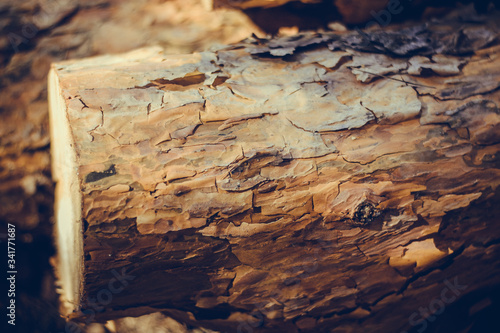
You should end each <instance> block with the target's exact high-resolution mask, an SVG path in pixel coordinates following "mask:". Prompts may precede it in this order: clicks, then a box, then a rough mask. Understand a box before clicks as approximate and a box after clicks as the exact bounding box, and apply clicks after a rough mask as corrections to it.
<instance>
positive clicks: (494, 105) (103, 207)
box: [49, 20, 500, 332]
mask: <svg viewBox="0 0 500 333" xmlns="http://www.w3.org/2000/svg"><path fill="white" fill-rule="evenodd" d="M494 22H495V21H494V20H491V21H487V22H483V23H482V24H481V25H477V24H466V23H464V22H445V23H433V24H429V25H426V26H415V27H408V28H407V29H400V30H398V31H389V30H386V31H382V32H380V31H376V32H371V33H369V32H366V33H361V34H360V33H358V32H350V31H348V32H345V33H341V34H302V35H300V36H294V37H293V38H280V39H270V40H264V39H249V40H246V41H243V42H242V43H239V44H235V45H232V46H229V47H227V48H223V49H220V50H218V51H215V52H204V53H195V54H191V55H179V56H173V55H164V54H162V53H161V52H160V51H159V50H158V49H154V48H153V49H143V50H139V51H135V52H133V53H129V54H126V55H120V56H106V57H97V58H89V59H84V60H74V61H66V62H62V63H59V64H55V65H53V67H52V71H51V74H50V76H51V77H50V88H49V90H50V92H51V93H50V96H51V100H50V104H51V117H52V118H51V119H52V125H51V129H52V142H53V143H54V145H53V161H54V163H53V166H54V170H53V172H54V177H55V180H56V181H57V188H58V190H57V191H56V200H57V202H58V206H57V207H56V210H58V211H59V213H58V214H56V215H57V216H58V219H57V220H58V221H57V223H58V226H59V228H58V230H60V234H59V242H60V244H59V250H60V253H67V252H66V251H65V250H67V249H68V247H69V248H72V250H73V252H70V256H69V258H66V259H65V258H64V256H62V257H61V258H60V262H59V271H60V272H59V273H60V278H61V281H62V284H63V290H64V295H63V296H64V297H65V298H66V299H65V300H66V301H67V302H66V305H67V309H66V314H69V315H70V316H71V317H73V318H77V319H80V320H85V319H86V315H88V314H89V312H88V311H87V310H89V309H90V306H89V300H92V299H96V298H98V297H99V292H101V291H102V290H105V289H106V288H108V283H109V281H110V279H112V278H113V277H114V276H115V275H114V274H116V272H127V274H130V276H133V277H134V278H133V279H131V281H129V282H128V284H129V286H128V287H127V288H126V289H125V290H124V291H123V292H122V293H117V294H116V295H113V298H112V301H110V303H109V304H106V306H105V307H104V309H103V310H102V311H101V312H98V313H96V314H95V315H96V318H98V319H99V320H107V319H110V318H117V317H120V316H123V315H140V314H143V313H148V312H152V311H164V312H166V313H168V315H169V316H171V317H173V318H176V319H178V320H182V321H184V322H194V321H196V322H197V323H198V324H202V325H205V326H207V327H212V328H214V329H218V330H222V331H235V330H237V329H238V328H239V329H240V330H242V329H243V328H244V327H246V326H248V327H250V328H251V329H252V331H255V332H260V331H262V332H271V331H273V330H274V331H287V332H297V331H299V330H301V331H315V332H318V331H327V330H333V331H335V329H337V330H339V331H340V330H342V329H343V328H345V329H347V328H349V329H351V330H354V331H355V327H356V325H361V326H362V327H363V330H364V331H377V330H378V329H386V328H387V327H391V328H392V330H394V331H396V330H398V329H401V330H403V329H408V327H407V326H408V316H409V315H410V314H411V313H412V312H413V311H416V309H417V308H418V306H419V305H428V303H429V301H430V300H432V299H433V298H435V297H436V295H439V293H440V292H441V289H442V288H443V285H442V281H443V279H445V278H448V279H453V278H455V277H456V278H458V279H459V281H460V283H463V284H464V285H467V286H469V288H470V289H469V290H468V292H471V291H477V290H481V288H487V287H491V286H492V285H494V284H495V283H497V282H498V278H497V276H498V273H499V270H500V268H499V267H500V266H499V265H498V259H497V258H498V254H499V250H500V249H499V247H498V240H499V239H500V237H499V236H500V229H499V227H498V223H497V220H498V218H497V217H496V216H497V215H496V213H497V211H498V208H497V207H498V200H499V192H498V185H499V183H500V169H499V163H498V151H499V147H500V112H499V109H498V103H499V102H500V92H499V91H498V87H499V84H498V82H500V52H499V46H498V43H497V39H495V37H496V36H498V31H499V30H498V27H497V25H496V23H494ZM459 37H460V38H459ZM464 38H465V39H466V41H467V42H465V41H464ZM65 122H67V123H65ZM67 198H70V199H69V201H67V200H68V199H67ZM61 202H65V204H61ZM66 204H68V205H69V206H65V205H66ZM68 209H69V210H71V211H72V212H73V213H72V214H73V216H74V217H73V219H68V218H67V216H66V215H65V214H64V212H65V211H67V210H68ZM67 226H72V227H71V228H69V229H67V228H66V227H67ZM68 244H70V245H68ZM75 256H76V259H77V260H76V262H78V261H81V263H82V266H81V267H79V266H78V265H75V264H74V263H73V262H74V260H75ZM477 261H480V263H478V264H477V269H478V270H479V271H481V274H479V273H478V272H472V271H471V270H469V269H464V268H465V267H467V265H470V264H471V263H472V262H477ZM438 271H444V272H445V274H444V275H442V274H441V275H440V274H438V273H437V272H438ZM65 280H66V281H71V282H67V283H65V282H64V281H65ZM74 281H79V283H77V284H76V285H75V284H72V283H74ZM409 300H411V302H409ZM394 309H398V311H394ZM390 311H393V312H392V314H391V315H392V317H391V323H390V326H388V323H387V322H385V323H384V325H385V326H381V325H383V324H382V323H381V320H380V318H382V317H383V316H384V315H385V316H387V314H388V313H389V312H390ZM334 328H335V329H334Z"/></svg>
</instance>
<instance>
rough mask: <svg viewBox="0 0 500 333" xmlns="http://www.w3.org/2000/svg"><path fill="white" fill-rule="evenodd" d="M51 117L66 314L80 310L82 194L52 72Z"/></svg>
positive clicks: (61, 100)
mask: <svg viewBox="0 0 500 333" xmlns="http://www.w3.org/2000/svg"><path fill="white" fill-rule="evenodd" d="M48 86H49V110H50V111H49V112H50V113H49V115H50V122H51V124H52V126H51V127H50V128H51V150H52V158H53V164H52V176H53V179H54V181H55V182H56V183H57V185H56V192H55V203H56V206H55V222H56V226H55V233H56V237H55V239H56V242H57V249H58V253H57V261H58V264H57V272H56V274H57V275H58V278H59V283H60V285H61V289H62V292H61V307H62V308H63V309H62V311H63V313H65V314H69V313H71V312H73V311H74V310H76V309H77V308H78V304H79V300H80V293H81V284H82V271H83V269H82V265H83V243H82V222H81V192H80V190H79V189H80V184H79V180H78V176H77V166H76V153H75V150H74V148H73V146H74V144H73V143H74V140H73V137H72V134H71V129H70V126H69V121H68V115H67V108H66V104H65V102H64V98H63V95H62V94H61V92H60V91H61V89H60V86H59V79H58V77H57V75H56V74H55V70H54V69H52V70H51V71H50V73H49V83H48Z"/></svg>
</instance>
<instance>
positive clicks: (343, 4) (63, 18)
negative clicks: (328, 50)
mask: <svg viewBox="0 0 500 333" xmlns="http://www.w3.org/2000/svg"><path fill="white" fill-rule="evenodd" d="M387 3H388V1H387V0H372V1H347V0H323V1H321V0H317V1H316V0H301V1H299V0H297V1H287V0H277V1H269V0H267V1H266V0H213V1H212V0H148V1H146V0H135V1H125V0H87V1H83V0H82V1H79V0H45V1H44V0H24V1H14V0H0V28H1V34H0V248H1V252H0V253H1V255H0V258H5V260H4V259H2V260H1V261H2V263H1V265H2V271H7V269H6V267H5V264H6V262H7V259H6V253H7V249H6V248H7V224H9V223H11V224H14V225H15V226H16V264H17V270H18V274H17V281H16V301H17V317H16V319H17V320H16V327H15V329H13V327H12V326H10V327H6V326H5V327H6V328H7V331H5V330H3V327H4V325H6V319H5V318H6V317H5V313H4V312H5V308H6V303H5V298H4V296H2V298H0V307H1V308H2V317H1V320H0V321H1V323H0V327H2V329H0V331H1V332H15V331H18V332H54V333H58V332H65V330H66V332H108V331H111V332H114V331H115V332H180V333H182V332H210V331H209V330H206V329H201V328H194V327H187V326H186V325H183V324H181V323H177V322H175V321H174V320H172V319H170V318H166V317H165V316H163V315H161V314H152V315H148V316H144V317H140V318H124V319H121V320H117V321H115V322H111V323H108V324H107V325H106V326H104V325H102V324H92V325H88V326H87V327H77V326H72V327H71V328H70V330H68V329H66V327H65V321H64V320H63V319H62V318H61V317H60V316H59V312H58V297H57V285H56V279H55V277H54V274H53V270H52V267H51V263H50V261H51V257H52V256H53V255H54V254H55V248H54V245H53V240H52V225H53V223H54V221H53V193H54V183H53V181H52V179H51V171H50V142H49V124H48V110H47V84H46V76H47V72H48V70H49V66H50V64H51V63H52V62H57V61H60V60H64V59H72V58H82V57H88V56H93V55H99V54H104V53H120V52H125V51H129V50H132V49H135V48H139V47H143V46H149V45H160V46H162V47H163V48H164V49H165V51H166V52H167V53H171V54H174V53H191V52H194V51H203V50H208V49H210V48H213V47H216V46H217V45H221V44H228V43H233V42H237V41H240V40H242V39H244V38H246V37H248V36H250V35H252V34H255V35H257V36H266V35H268V34H281V35H289V34H294V33H296V32H298V31H304V30H316V31H318V30H319V31H325V30H344V29H346V27H347V28H354V27H360V28H364V27H365V26H366V23H367V22H373V21H374V20H375V21H377V22H378V23H379V24H380V25H385V24H388V23H394V22H401V21H406V20H419V19H430V18H432V17H439V16H443V15H447V14H448V13H450V12H451V11H452V10H453V9H454V8H460V7H464V6H469V7H465V8H470V10H472V11H474V10H477V11H478V12H479V13H486V12H488V11H489V10H493V8H494V6H495V5H496V7H497V8H498V7H499V5H498V2H497V3H496V4H489V1H476V2H475V3H474V4H471V3H470V1H463V2H461V3H458V2H455V1H451V0H444V1H426V0H414V1H409V0H401V3H402V4H404V6H403V11H402V12H401V13H400V14H398V15H397V16H396V15H394V16H393V17H392V18H391V20H389V21H390V22H388V21H387V20H385V19H384V17H383V16H380V15H377V13H380V10H383V9H384V8H385V7H386V6H387ZM275 4H279V5H280V6H274V5H275ZM263 5H264V6H263ZM374 13H375V14H374ZM2 276H3V275H2ZM0 285H1V287H0V288H1V291H0V293H1V294H2V295H4V294H5V291H6V290H7V289H8V288H7V284H6V279H5V278H2V282H1V284H0ZM457 306H459V305H457ZM492 309H493V310H492ZM481 311H483V312H482V317H481V316H480V317H479V318H492V317H494V316H495V313H494V312H492V311H494V307H493V308H492V307H491V306H490V307H488V306H486V307H485V308H484V309H482V310H481ZM439 320H441V321H446V320H448V321H453V320H454V319H453V308H452V307H450V309H447V315H445V316H440V318H439ZM436 327H439V325H438V326H436ZM428 331H429V332H430V331H433V330H432V328H430V329H429V330H428ZM434 331H436V330H434ZM436 332H437V331H436ZM485 332H486V331H485Z"/></svg>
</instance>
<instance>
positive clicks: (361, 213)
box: [354, 202, 380, 224]
mask: <svg viewBox="0 0 500 333" xmlns="http://www.w3.org/2000/svg"><path fill="white" fill-rule="evenodd" d="M378 215H380V213H379V212H378V211H377V209H375V207H373V205H372V204H371V203H370V202H363V203H362V204H360V205H359V206H358V207H357V208H356V211H355V212H354V221H355V222H358V223H362V224H367V223H370V222H372V221H373V219H374V218H375V217H377V216H378Z"/></svg>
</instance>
